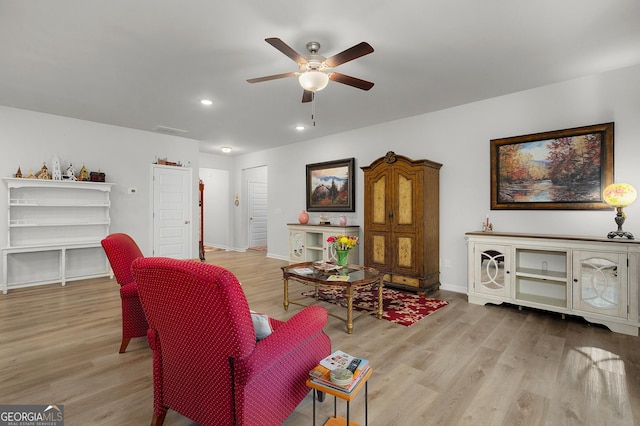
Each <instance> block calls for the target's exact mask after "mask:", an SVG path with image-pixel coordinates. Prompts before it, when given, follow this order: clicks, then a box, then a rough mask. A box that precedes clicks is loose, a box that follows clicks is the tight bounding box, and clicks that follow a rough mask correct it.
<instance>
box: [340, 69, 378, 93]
mask: <svg viewBox="0 0 640 426" xmlns="http://www.w3.org/2000/svg"><path fill="white" fill-rule="evenodd" d="M329 79H330V80H332V81H335V82H337V83H342V84H346V85H348V86H353V87H356V88H358V89H362V90H369V89H371V88H372V87H373V83H372V82H370V81H366V80H361V79H359V78H355V77H351V76H349V75H345V74H340V73H339V72H332V73H331V74H329Z"/></svg>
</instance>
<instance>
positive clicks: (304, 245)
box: [287, 223, 360, 263]
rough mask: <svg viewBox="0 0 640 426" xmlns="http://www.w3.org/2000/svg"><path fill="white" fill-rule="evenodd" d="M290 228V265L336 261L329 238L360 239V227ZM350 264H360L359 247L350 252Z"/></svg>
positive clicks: (319, 226)
mask: <svg viewBox="0 0 640 426" xmlns="http://www.w3.org/2000/svg"><path fill="white" fill-rule="evenodd" d="M287 226H288V227H289V263H299V262H315V261H319V260H322V261H324V262H328V261H336V253H335V250H334V249H333V246H331V245H330V244H329V243H327V238H329V237H331V236H336V235H338V234H340V235H352V236H356V237H360V227H359V226H340V225H308V224H307V225H298V224H294V223H290V224H288V225H287ZM348 259H349V263H358V259H359V257H358V246H356V247H355V248H353V249H352V250H351V251H350V252H349V258H348Z"/></svg>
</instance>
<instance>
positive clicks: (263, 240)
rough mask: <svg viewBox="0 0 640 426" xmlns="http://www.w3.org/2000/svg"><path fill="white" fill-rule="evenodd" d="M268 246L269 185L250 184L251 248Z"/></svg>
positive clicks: (260, 183)
mask: <svg viewBox="0 0 640 426" xmlns="http://www.w3.org/2000/svg"><path fill="white" fill-rule="evenodd" d="M266 245H267V184H266V183H265V182H249V247H266Z"/></svg>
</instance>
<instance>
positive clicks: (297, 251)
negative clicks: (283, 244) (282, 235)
mask: <svg viewBox="0 0 640 426" xmlns="http://www.w3.org/2000/svg"><path fill="white" fill-rule="evenodd" d="M289 257H290V258H291V260H292V261H294V262H303V261H304V260H305V258H304V232H300V231H292V232H290V233H289Z"/></svg>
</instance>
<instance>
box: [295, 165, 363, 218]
mask: <svg viewBox="0 0 640 426" xmlns="http://www.w3.org/2000/svg"><path fill="white" fill-rule="evenodd" d="M354 168H355V158H346V159H344V160H336V161H328V162H325V163H315V164H307V211H310V212H353V211H355V174H354Z"/></svg>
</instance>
